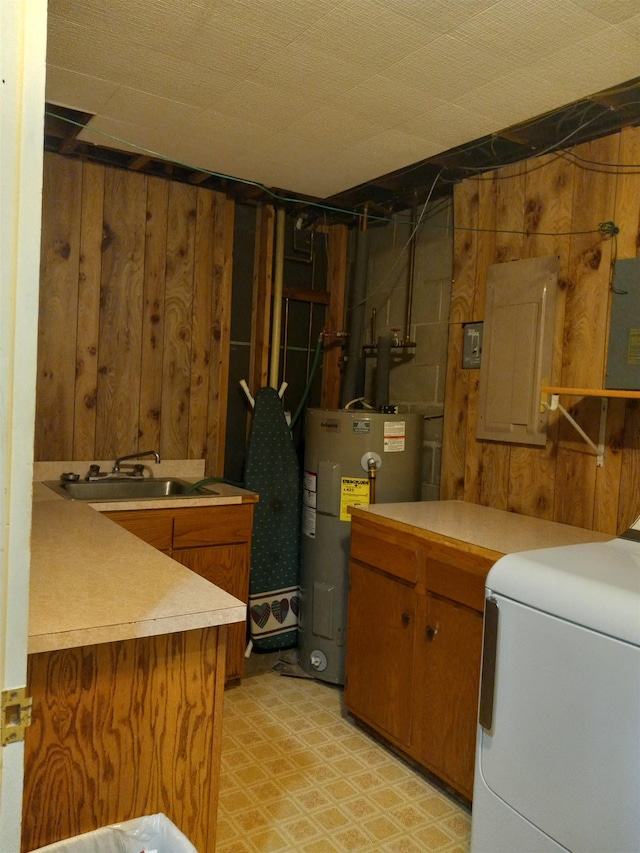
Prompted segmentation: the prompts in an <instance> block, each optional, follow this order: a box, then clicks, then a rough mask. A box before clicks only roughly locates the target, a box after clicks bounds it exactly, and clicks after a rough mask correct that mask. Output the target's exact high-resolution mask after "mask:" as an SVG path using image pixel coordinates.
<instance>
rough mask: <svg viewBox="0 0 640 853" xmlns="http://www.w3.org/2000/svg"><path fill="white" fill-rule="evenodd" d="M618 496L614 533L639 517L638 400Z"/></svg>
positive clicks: (628, 419) (627, 429)
mask: <svg viewBox="0 0 640 853" xmlns="http://www.w3.org/2000/svg"><path fill="white" fill-rule="evenodd" d="M638 162H640V161H638ZM619 495H620V498H619V502H618V519H617V524H616V531H615V532H616V533H622V532H623V531H625V530H626V529H627V528H628V527H629V526H630V525H631V524H632V523H633V522H634V521H635V520H636V518H637V517H638V516H639V515H640V400H628V401H627V404H626V409H625V424H624V438H623V445H622V462H621V466H620V493H619Z"/></svg>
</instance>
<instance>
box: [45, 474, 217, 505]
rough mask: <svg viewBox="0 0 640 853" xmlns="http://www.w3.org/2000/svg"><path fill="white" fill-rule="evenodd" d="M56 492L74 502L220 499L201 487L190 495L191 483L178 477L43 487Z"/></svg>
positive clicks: (54, 483) (51, 483)
mask: <svg viewBox="0 0 640 853" xmlns="http://www.w3.org/2000/svg"><path fill="white" fill-rule="evenodd" d="M44 485H45V486H48V487H49V488H50V489H53V491H54V492H57V493H58V494H59V495H62V496H63V497H65V498H68V499H69V500H74V501H94V502H97V501H126V500H141V499H142V500H143V499H145V498H181V497H182V498H195V497H198V496H207V495H218V494H220V493H219V492H218V491H216V490H215V489H212V488H209V487H208V486H201V487H200V488H199V489H198V490H197V491H195V492H194V491H190V490H191V488H192V485H193V484H192V483H189V482H187V481H186V480H178V479H176V478H175V477H167V478H164V479H163V478H161V477H159V478H158V479H155V478H153V477H152V478H144V479H143V478H140V479H134V478H131V479H126V478H122V479H117V478H114V479H109V478H108V477H105V478H104V480H91V481H88V480H77V481H75V482H63V481H60V480H47V481H45V483H44Z"/></svg>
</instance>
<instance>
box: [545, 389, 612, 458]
mask: <svg viewBox="0 0 640 853" xmlns="http://www.w3.org/2000/svg"><path fill="white" fill-rule="evenodd" d="M550 396H551V402H547V401H545V400H543V401H542V405H543V406H544V407H545V409H548V410H549V411H550V412H556V411H557V412H561V413H562V414H563V415H564V417H565V418H566V419H567V420H568V421H569V423H570V424H571V426H572V427H573V428H574V429H575V430H576V431H577V432H578V433H579V434H580V435H581V436H582V438H583V439H584V440H585V441H586V442H587V444H588V445H589V447H590V448H591V449H592V450H593V451H594V452H595V454H596V465H597V466H598V468H602V467H603V466H604V440H605V436H606V431H607V411H608V409H609V401H608V399H607V398H606V397H601V398H600V432H599V434H598V444H594V442H593V441H591V439H590V438H589V436H588V435H587V434H586V432H585V431H584V430H583V429H582V427H581V426H580V424H579V423H578V422H577V421H576V420H575V418H574V417H572V415H570V414H569V412H568V411H567V410H566V409H565V407H564V406H563V405H561V403H560V395H559V394H551V395H550Z"/></svg>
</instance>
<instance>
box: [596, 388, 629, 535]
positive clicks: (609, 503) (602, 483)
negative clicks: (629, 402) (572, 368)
mask: <svg viewBox="0 0 640 853" xmlns="http://www.w3.org/2000/svg"><path fill="white" fill-rule="evenodd" d="M598 402H600V400H598ZM607 404H608V410H607V431H606V435H605V454H604V464H603V466H602V467H601V468H597V467H596V499H595V503H594V508H593V529H594V530H600V531H601V532H602V533H617V532H618V531H617V527H618V503H619V500H620V476H621V473H622V446H623V442H624V422H625V410H626V400H620V399H617V398H611V399H610V400H608V401H607Z"/></svg>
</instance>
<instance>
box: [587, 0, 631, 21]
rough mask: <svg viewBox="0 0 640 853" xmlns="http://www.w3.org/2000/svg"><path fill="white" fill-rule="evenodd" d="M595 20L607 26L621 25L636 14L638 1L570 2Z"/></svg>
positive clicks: (593, 0) (600, 0) (591, 0)
mask: <svg viewBox="0 0 640 853" xmlns="http://www.w3.org/2000/svg"><path fill="white" fill-rule="evenodd" d="M572 2H573V4H574V6H579V7H580V8H581V9H584V10H585V11H586V12H589V13H590V14H591V15H594V16H595V17H596V18H600V20H602V21H604V22H605V23H607V24H621V23H623V22H624V21H626V20H628V19H629V18H633V17H635V16H636V15H637V14H638V0H572Z"/></svg>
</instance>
